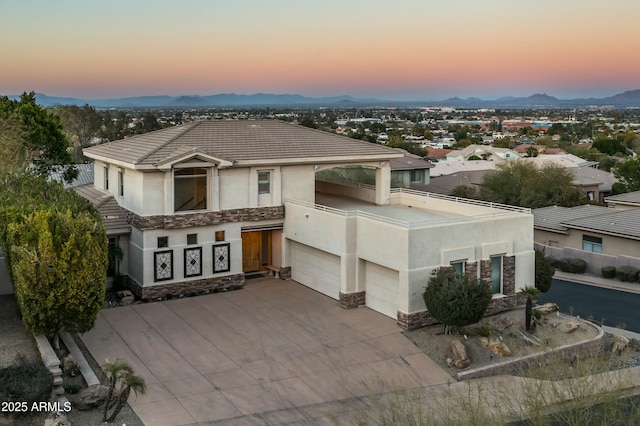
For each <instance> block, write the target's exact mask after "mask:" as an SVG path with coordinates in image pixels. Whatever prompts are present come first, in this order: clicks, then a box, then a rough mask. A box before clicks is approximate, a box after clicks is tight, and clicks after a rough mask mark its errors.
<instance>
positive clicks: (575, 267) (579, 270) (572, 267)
mask: <svg viewBox="0 0 640 426" xmlns="http://www.w3.org/2000/svg"><path fill="white" fill-rule="evenodd" d="M559 266H560V270H561V271H562V272H569V273H571V274H583V273H584V271H585V270H586V269H587V262H585V261H584V260H582V259H576V258H566V259H562V260H560V262H559Z"/></svg>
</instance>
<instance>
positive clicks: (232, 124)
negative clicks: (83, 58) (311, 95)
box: [84, 120, 534, 328]
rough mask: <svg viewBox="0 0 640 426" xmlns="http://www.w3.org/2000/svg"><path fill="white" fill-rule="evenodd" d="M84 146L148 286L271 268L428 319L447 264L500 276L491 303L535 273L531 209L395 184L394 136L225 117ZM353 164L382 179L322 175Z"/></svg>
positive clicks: (159, 292) (403, 319) (134, 270)
mask: <svg viewBox="0 0 640 426" xmlns="http://www.w3.org/2000/svg"><path fill="white" fill-rule="evenodd" d="M84 154H85V155H86V156H87V157H89V158H91V159H92V160H93V161H94V162H95V184H94V185H95V188H94V190H95V191H97V192H98V193H101V194H103V195H105V196H106V197H107V198H111V197H112V198H113V200H115V202H116V203H117V204H118V205H119V207H120V209H121V211H122V214H123V217H124V218H126V223H127V225H128V226H129V227H130V233H128V234H122V235H119V239H118V244H119V245H120V246H121V248H122V249H123V252H124V254H125V259H123V261H122V263H121V265H120V271H121V272H122V273H123V274H126V275H127V276H128V281H129V285H130V287H131V289H132V290H133V291H134V292H135V294H136V295H137V296H138V297H139V298H142V299H147V300H150V299H159V298H160V299H162V298H166V297H179V296H180V295H195V294H200V293H206V292H214V291H220V290H227V289H235V288H241V287H242V286H243V285H244V282H245V279H246V277H247V276H250V275H251V274H256V273H265V272H267V271H269V270H270V269H271V270H275V271H278V272H279V274H280V277H281V278H292V279H293V280H295V281H297V282H299V283H301V284H303V285H305V286H308V287H310V288H312V289H314V290H316V291H318V292H320V293H323V294H325V295H327V296H328V297H331V298H333V299H335V300H336V301H337V303H340V304H341V305H342V306H343V307H345V308H351V307H357V306H362V305H366V306H368V307H369V308H371V309H374V310H376V311H378V312H380V313H382V314H384V315H387V316H390V317H392V318H395V319H397V320H398V322H399V324H400V325H401V326H402V327H404V328H415V327H419V326H422V325H426V324H428V323H433V320H432V318H430V317H429V315H428V313H427V312H426V308H425V305H424V301H423V299H422V291H423V288H424V286H425V284H426V283H427V281H428V279H429V277H430V275H431V272H432V271H433V270H435V269H436V268H438V267H440V266H449V265H454V266H456V267H458V268H462V269H464V270H465V271H466V272H467V273H470V274H474V275H476V276H479V277H481V278H483V279H487V280H488V281H490V282H491V285H492V289H493V292H494V299H493V303H492V307H491V310H492V311H499V310H504V309H508V308H510V307H513V306H514V305H515V304H517V303H519V302H520V301H521V297H520V296H519V295H517V292H518V290H519V289H520V288H522V287H524V286H525V285H532V284H533V279H534V252H533V216H532V215H531V213H530V211H529V210H528V209H522V208H517V207H512V206H501V205H495V204H489V203H482V202H477V201H473V202H468V201H467V200H463V199H456V198H452V197H447V196H442V195H436V194H428V193H421V192H417V191H412V190H409V189H403V188H394V189H392V188H391V167H390V163H391V162H392V161H395V160H397V159H400V158H402V157H403V154H402V153H400V152H398V151H396V150H393V149H390V148H387V147H384V146H381V145H376V144H372V143H369V142H363V141H359V140H355V139H351V138H347V137H342V136H339V135H335V134H332V133H327V132H322V131H319V130H314V129H309V128H306V127H302V126H297V125H293V124H289V123H285V122H282V121H277V120H274V121H269V120H263V121H250V120H234V121H230V120H229V121H225V120H212V121H201V122H193V123H189V124H186V125H182V126H178V127H172V128H168V129H164V130H159V131H156V132H152V133H147V134H144V135H139V136H134V137H131V138H128V139H126V140H121V141H115V142H111V143H107V144H103V145H98V146H94V147H90V148H86V149H85V150H84ZM354 166H357V167H364V168H368V169H371V170H373V171H374V173H375V185H362V184H359V183H358V182H342V183H339V182H331V181H325V180H321V179H320V178H319V177H318V176H319V175H318V172H320V171H322V170H328V169H337V170H340V169H343V168H346V167H354ZM120 225H121V224H119V225H118V226H120ZM272 272H273V271H272Z"/></svg>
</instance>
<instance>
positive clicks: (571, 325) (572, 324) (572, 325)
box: [558, 321, 580, 333]
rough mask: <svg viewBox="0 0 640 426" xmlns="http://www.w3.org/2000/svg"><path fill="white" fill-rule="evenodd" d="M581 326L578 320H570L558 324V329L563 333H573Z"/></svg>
mask: <svg viewBox="0 0 640 426" xmlns="http://www.w3.org/2000/svg"><path fill="white" fill-rule="evenodd" d="M579 327H580V324H579V323H578V322H576V321H569V322H565V323H562V324H560V325H559V326H558V330H560V331H562V332H563V333H571V332H572V331H574V330H577V329H578V328H579Z"/></svg>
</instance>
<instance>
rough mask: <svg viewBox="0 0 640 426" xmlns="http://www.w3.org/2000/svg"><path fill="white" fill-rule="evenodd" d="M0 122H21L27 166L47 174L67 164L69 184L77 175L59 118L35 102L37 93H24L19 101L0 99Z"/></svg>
mask: <svg viewBox="0 0 640 426" xmlns="http://www.w3.org/2000/svg"><path fill="white" fill-rule="evenodd" d="M0 120H14V122H16V123H19V125H20V136H21V137H20V142H22V148H21V150H22V153H23V154H22V155H24V158H25V164H27V165H29V166H31V167H32V168H33V170H34V171H35V172H36V173H38V174H41V175H47V174H48V173H49V171H50V170H51V169H52V168H53V166H54V165H65V166H66V167H65V168H66V170H65V179H66V180H67V181H70V180H72V179H73V178H74V177H75V176H77V171H75V168H73V167H72V166H70V164H71V156H70V155H69V152H68V151H67V148H68V145H69V144H68V141H67V138H66V137H65V136H64V133H63V132H62V124H61V123H60V119H59V118H58V116H57V115H55V114H52V113H50V112H49V111H47V110H46V109H44V108H42V107H41V106H40V105H38V104H37V103H36V95H35V93H34V92H31V93H23V94H22V95H21V96H20V99H19V100H10V99H9V98H8V97H6V96H3V97H0ZM74 172H75V173H74Z"/></svg>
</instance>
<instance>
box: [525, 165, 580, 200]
mask: <svg viewBox="0 0 640 426" xmlns="http://www.w3.org/2000/svg"><path fill="white" fill-rule="evenodd" d="M573 179H574V175H573V173H572V172H571V171H570V170H569V169H567V168H565V167H562V166H559V165H556V164H554V163H546V164H544V165H543V166H542V167H541V168H540V169H539V170H537V173H536V174H535V175H532V176H529V178H528V179H527V180H525V182H524V187H523V190H522V196H521V198H520V205H521V206H523V207H529V208H532V209H537V208H539V207H547V206H562V207H574V206H580V205H583V204H587V203H588V202H589V200H588V199H587V196H586V194H585V193H584V192H583V191H582V190H580V189H579V188H577V187H575V186H574V185H573Z"/></svg>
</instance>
